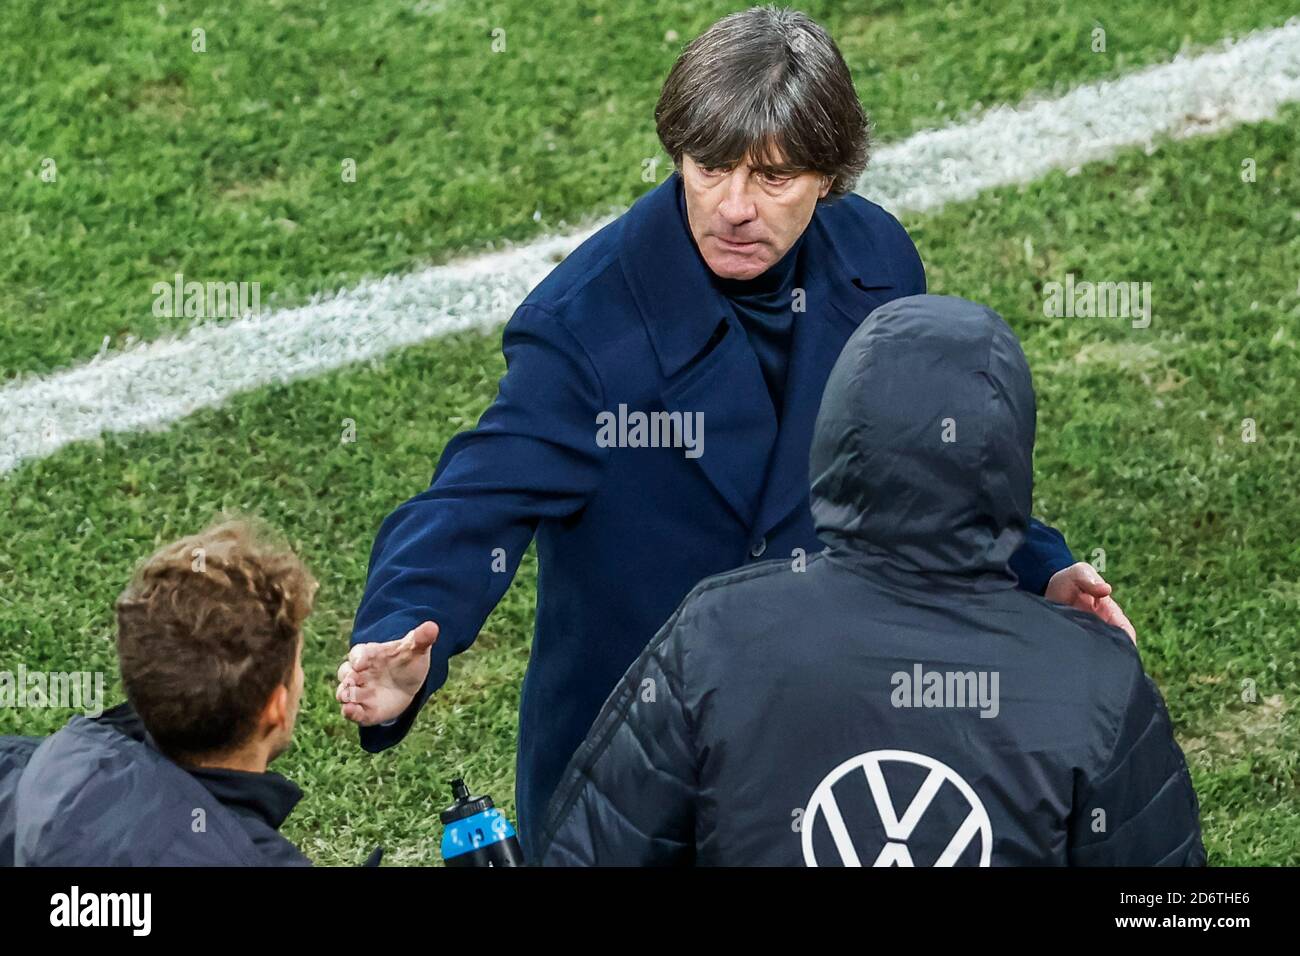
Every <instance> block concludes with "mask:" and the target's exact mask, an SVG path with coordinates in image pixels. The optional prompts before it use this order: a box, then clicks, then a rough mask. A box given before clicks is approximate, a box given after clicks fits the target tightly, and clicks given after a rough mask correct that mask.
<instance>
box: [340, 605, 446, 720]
mask: <svg viewBox="0 0 1300 956" xmlns="http://www.w3.org/2000/svg"><path fill="white" fill-rule="evenodd" d="M437 640H438V625H437V624H435V623H433V621H425V622H424V623H423V624H421V625H419V626H418V627H414V628H412V629H411V630H409V631H408V632H407V633H406V636H405V637H403V638H401V639H400V640H396V641H384V642H382V643H374V644H358V645H357V646H356V647H354V648H352V650H351V651H349V652H348V657H347V660H345V661H344V662H343V664H342V665H341V666H340V667H339V674H338V677H339V686H338V690H336V691H335V692H334V699H335V700H337V701H338V702H339V704H340V708H339V710H340V712H341V713H342V714H343V716H344V717H346V718H347V719H348V720H350V721H352V722H353V723H357V724H360V725H361V726H362V727H371V726H374V725H375V724H382V723H385V722H386V721H390V720H393V719H395V718H397V717H400V716H401V715H402V713H403V712H404V711H405V710H406V708H407V707H409V706H410V705H411V701H412V700H414V699H415V695H416V694H418V693H419V692H420V688H421V687H423V686H424V680H425V678H426V677H428V676H429V649H430V648H431V647H433V644H434V642H435V641H437Z"/></svg>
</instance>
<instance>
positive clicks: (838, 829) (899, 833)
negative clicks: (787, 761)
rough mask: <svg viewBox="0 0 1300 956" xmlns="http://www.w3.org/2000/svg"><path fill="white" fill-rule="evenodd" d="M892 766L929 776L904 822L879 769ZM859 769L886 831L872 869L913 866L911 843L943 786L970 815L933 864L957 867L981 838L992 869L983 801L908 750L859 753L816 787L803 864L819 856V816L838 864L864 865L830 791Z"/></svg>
mask: <svg viewBox="0 0 1300 956" xmlns="http://www.w3.org/2000/svg"><path fill="white" fill-rule="evenodd" d="M888 763H905V764H912V765H914V766H919V767H921V768H923V769H925V770H928V771H929V773H928V774H927V775H926V778H925V781H924V782H923V783H922V784H921V789H920V790H918V791H917V792H916V796H914V797H913V798H912V802H911V803H910V804H908V806H907V809H905V810H904V811H903V815H902V816H901V817H900V816H899V815H898V813H897V811H895V809H894V801H893V800H892V798H891V797H890V796H889V788H888V787H887V786H886V785H885V775H884V773H883V772H882V770H881V765H882V764H888ZM858 770H861V771H862V772H863V773H864V774H865V776H866V783H867V787H868V789H869V790H870V794H871V801H872V802H873V803H874V804H875V808H876V812H877V813H878V814H879V815H880V822H881V824H882V825H883V827H884V830H885V837H886V841H887V842H886V843H885V845H884V847H883V848H882V849H881V851H880V854H879V855H878V856H877V857H876V859H875V862H874V863H873V864H872V865H873V866H913V865H914V864H913V862H912V854H911V853H910V852H909V850H908V847H907V842H908V840H909V839H910V838H911V836H912V833H913V831H914V830H916V825H917V824H918V823H919V822H920V821H921V818H922V817H924V816H925V811H926V810H928V809H929V808H930V804H931V803H932V802H933V801H934V798H935V795H936V794H937V793H938V792H939V789H940V788H941V787H942V786H943V785H944V783H945V782H947V783H950V784H952V785H953V786H954V787H956V788H957V790H958V791H959V792H960V793H961V795H962V797H964V798H965V800H966V804H967V806H968V807H969V811H970V812H969V813H967V815H966V819H965V820H964V821H963V822H962V823H961V825H960V826H958V827H957V829H956V831H955V832H954V833H953V834H952V836H951V838H950V839H949V840H948V845H947V846H946V847H945V848H944V850H943V852H942V853H940V854H939V858H938V859H937V860H935V862H934V865H935V866H952V865H953V864H955V863H956V862H957V860H958V859H959V858H960V857H961V855H962V853H963V852H964V851H965V849H966V847H968V846H970V843H971V841H972V840H974V839H975V837H976V836H977V835H978V836H979V839H980V862H979V865H980V866H988V865H989V857H990V856H991V855H992V853H993V826H992V824H991V823H990V822H989V815H988V812H987V811H986V810H985V809H984V804H983V803H981V802H980V798H979V797H978V796H976V794H975V791H974V790H972V789H971V786H970V784H968V783H967V782H966V781H965V780H963V779H962V778H961V777H960V776H959V775H958V774H957V772H956V771H954V770H953V769H952V768H951V767H949V766H947V765H946V764H943V763H940V762H939V761H938V760H935V759H934V758H933V757H927V756H925V754H918V753H912V752H911V751H910V750H873V751H871V752H870V753H865V754H858V755H857V756H856V757H851V758H850V759H848V760H846V761H844V762H843V763H842V764H840V765H839V766H838V767H836V768H835V769H834V770H832V771H831V772H830V773H828V774H827V775H826V777H825V778H824V779H823V780H822V782H821V783H819V784H818V785H817V789H816V790H814V791H813V795H812V797H811V798H810V799H809V801H808V807H807V809H806V810H805V811H804V816H803V825H802V827H801V829H802V831H803V860H804V863H805V864H807V865H808V866H817V856H816V853H815V852H814V850H813V829H814V825H815V824H816V822H817V818H818V817H819V816H820V817H822V818H823V819H825V821H826V825H827V827H828V828H829V829H830V833H831V837H832V839H833V840H834V841H835V849H836V851H837V852H838V854H839V860H838V861H836V862H839V863H842V864H843V865H844V866H861V865H862V861H861V860H860V859H859V858H858V851H857V847H855V846H854V843H853V838H852V837H851V836H850V835H849V830H848V827H847V826H846V825H845V823H844V817H843V815H842V814H841V812H840V806H839V804H838V803H837V802H836V799H835V793H834V792H833V790H832V788H833V787H834V786H835V785H836V784H838V783H840V781H842V780H845V779H849V780H850V782H852V777H853V776H856V771H858ZM841 792H843V791H841ZM828 862H829V861H828Z"/></svg>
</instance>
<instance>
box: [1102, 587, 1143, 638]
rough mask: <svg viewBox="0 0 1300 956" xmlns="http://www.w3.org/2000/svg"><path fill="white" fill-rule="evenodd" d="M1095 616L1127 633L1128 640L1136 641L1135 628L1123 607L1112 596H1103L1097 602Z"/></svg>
mask: <svg viewBox="0 0 1300 956" xmlns="http://www.w3.org/2000/svg"><path fill="white" fill-rule="evenodd" d="M1097 616H1098V617H1100V618H1101V619H1102V620H1103V621H1105V622H1106V623H1107V624H1113V625H1114V626H1115V627H1118V628H1119V629H1120V630H1121V631H1123V632H1124V633H1125V634H1127V635H1128V637H1129V640H1130V641H1132V642H1133V643H1134V644H1136V643H1137V630H1136V629H1134V627H1133V624H1132V622H1131V621H1130V620H1129V619H1128V615H1127V614H1125V613H1124V611H1123V609H1121V608H1120V606H1119V605H1118V604H1117V603H1115V599H1114V598H1109V597H1105V598H1102V599H1101V600H1100V601H1098V602H1097Z"/></svg>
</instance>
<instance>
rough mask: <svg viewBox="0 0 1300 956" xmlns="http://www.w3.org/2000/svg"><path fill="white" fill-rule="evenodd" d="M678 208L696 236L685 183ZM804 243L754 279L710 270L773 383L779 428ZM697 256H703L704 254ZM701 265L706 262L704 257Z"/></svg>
mask: <svg viewBox="0 0 1300 956" xmlns="http://www.w3.org/2000/svg"><path fill="white" fill-rule="evenodd" d="M677 208H678V209H679V210H680V211H681V214H682V226H683V228H685V229H686V232H687V234H688V235H690V234H691V227H690V220H689V219H688V218H687V215H686V194H685V191H684V190H683V188H682V184H681V182H680V181H679V182H678V184H677ZM803 239H804V237H803V235H800V236H799V238H798V239H796V240H795V243H794V245H793V246H791V247H790V249H789V250H788V251H787V252H786V254H785V255H784V256H782V257H781V260H780V261H779V262H777V263H776V264H775V265H773V266H772V267H771V268H769V269H767V270H766V271H765V272H762V273H760V274H759V275H757V276H755V277H754V278H752V279H724V278H721V277H720V276H717V275H715V274H714V273H713V271H712V270H709V278H710V279H711V280H712V282H713V285H714V287H715V288H716V289H717V290H718V291H719V292H721V293H722V294H723V296H725V297H726V299H727V301H728V302H730V303H731V307H732V309H733V310H734V311H735V314H736V318H737V319H738V320H739V321H740V324H741V326H742V327H743V328H744V330H745V335H746V336H747V337H748V338H749V345H750V348H752V349H753V350H754V355H755V356H756V357H757V358H758V365H759V368H761V369H762V370H763V381H764V382H766V383H767V392H768V394H769V395H770V396H771V397H772V408H773V411H775V412H776V418H777V422H778V423H779V422H780V420H781V409H782V406H783V405H784V403H785V377H786V368H787V367H788V365H789V361H790V346H791V343H792V341H793V332H794V309H793V305H794V290H795V289H796V288H797V287H799V285H800V282H799V281H798V280H799V276H800V274H801V272H802V269H801V265H800V262H799V258H800V256H799V253H800V250H801V249H802V248H803ZM692 242H694V238H693V237H692ZM696 254H697V255H698V254H699V249H698V248H697V249H696ZM700 261H701V262H703V261H704V258H703V256H701V257H700ZM704 268H705V269H706V270H707V269H708V268H709V267H708V263H704Z"/></svg>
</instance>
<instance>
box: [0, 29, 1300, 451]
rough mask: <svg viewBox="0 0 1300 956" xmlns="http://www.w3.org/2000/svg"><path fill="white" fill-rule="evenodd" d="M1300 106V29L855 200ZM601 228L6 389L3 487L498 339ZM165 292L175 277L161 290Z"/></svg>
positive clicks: (1010, 117)
mask: <svg viewBox="0 0 1300 956" xmlns="http://www.w3.org/2000/svg"><path fill="white" fill-rule="evenodd" d="M1295 100H1300V20H1292V21H1290V22H1288V23H1287V24H1286V25H1285V26H1282V27H1278V28H1275V29H1270V30H1261V31H1258V32H1255V33H1252V34H1249V35H1248V36H1246V37H1243V38H1242V39H1240V40H1237V41H1235V42H1233V41H1229V42H1227V43H1225V44H1223V45H1221V46H1220V47H1218V48H1217V49H1215V50H1213V51H1210V52H1206V53H1201V54H1199V55H1195V56H1191V55H1180V56H1178V57H1177V58H1175V59H1174V60H1173V61H1171V62H1169V63H1165V64H1161V65H1159V66H1154V67H1150V68H1148V69H1144V70H1141V71H1139V72H1135V73H1132V74H1129V75H1127V76H1124V77H1121V78H1119V79H1115V80H1108V81H1105V82H1102V83H1096V84H1091V85H1088V86H1082V87H1079V88H1076V89H1074V90H1072V91H1070V92H1069V93H1066V94H1065V95H1064V96H1061V97H1059V98H1057V99H1050V100H1049V99H1032V100H1029V101H1027V102H1025V103H1023V104H1021V105H1020V106H1017V107H1010V106H1002V107H997V108H995V109H992V110H990V111H989V112H987V113H985V114H983V115H982V116H980V117H978V118H976V119H974V120H972V121H970V122H966V123H961V124H959V125H955V126H950V127H948V128H945V129H941V130H935V131H927V132H922V133H918V134H916V135H914V136H912V137H910V138H908V139H906V140H904V141H902V142H899V143H895V144H892V145H888V146H884V147H882V148H881V149H879V150H878V151H877V153H876V155H875V156H874V157H873V159H872V163H871V166H870V167H868V170H867V173H866V175H865V176H864V177H863V179H862V181H861V183H860V184H859V186H858V192H860V193H862V194H863V195H865V196H867V197H869V198H871V199H872V200H874V201H876V202H878V203H880V204H881V205H883V206H885V207H886V208H888V209H891V210H893V211H894V212H896V213H907V212H917V211H921V210H926V209H933V208H936V207H938V206H941V205H943V204H944V203H948V202H954V201H960V200H964V199H969V198H971V197H973V196H975V195H977V194H978V193H980V192H982V191H984V190H986V189H990V188H993V187H997V186H1004V185H1008V184H1012V183H1020V182H1029V181H1032V180H1034V179H1037V178H1039V177H1040V176H1042V175H1043V174H1045V173H1047V172H1048V171H1050V170H1053V169H1062V168H1066V169H1069V168H1073V167H1076V166H1079V165H1081V164H1083V163H1086V162H1090V161H1093V160H1097V159H1102V158H1105V157H1108V156H1112V155H1114V154H1115V153H1117V152H1119V151H1121V150H1123V149H1126V148H1131V147H1135V146H1152V145H1154V143H1155V141H1156V140H1158V139H1161V138H1181V137H1184V136H1194V135H1199V134H1204V133H1211V132H1216V131H1219V130H1223V129H1227V128H1230V127H1232V126H1234V125H1237V124H1239V123H1253V122H1259V121H1261V120H1264V119H1267V118H1270V117H1272V116H1274V115H1276V113H1277V111H1278V109H1279V108H1280V107H1281V106H1283V105H1284V104H1286V103H1289V102H1292V101H1295ZM609 221H610V220H609V219H608V218H607V219H603V220H601V221H600V222H598V223H596V224H595V225H593V226H589V227H587V228H585V229H583V230H580V231H578V232H575V233H570V234H567V235H563V236H552V237H548V238H544V239H540V240H538V241H535V242H533V243H530V244H528V245H526V246H518V247H515V248H511V249H507V250H505V251H502V252H494V253H489V254H486V255H480V256H475V257H474V258H470V259H463V260H459V261H456V262H452V263H448V264H447V265H442V266H436V267H433V268H428V269H424V270H421V271H419V272H415V273H411V274H408V275H403V276H386V277H384V278H381V279H374V280H367V281H365V282H362V283H360V284H358V285H357V286H355V287H354V288H352V289H348V290H343V291H340V292H339V293H338V294H336V295H333V296H328V297H318V298H316V299H313V300H312V301H311V302H309V303H307V304H306V305H303V306H299V307H297V308H292V309H281V310H276V311H272V312H267V313H263V314H260V315H255V316H250V317H247V318H243V319H237V320H233V321H229V322H226V323H222V324H208V325H200V326H198V327H196V328H194V329H191V330H190V331H188V332H186V333H184V334H181V335H179V336H169V337H166V338H163V339H160V340H158V341H155V342H151V343H147V344H143V345H139V346H135V347H132V348H128V349H125V350H122V351H119V352H116V353H113V354H110V355H104V356H98V357H96V358H95V359H94V360H92V361H91V362H89V363H88V364H85V365H80V366H77V367H74V368H71V369H67V370H63V371H59V372H54V373H51V374H49V375H44V376H37V377H30V378H27V379H22V380H19V381H16V382H13V383H10V384H9V385H7V386H4V387H3V388H0V422H4V426H5V428H6V433H5V434H4V436H3V438H0V474H7V473H8V472H10V471H12V470H13V469H15V468H17V467H18V466H19V465H20V464H21V463H22V462H24V461H27V460H32V459H38V458H43V457H45V456H47V455H51V454H53V453H54V452H56V451H57V450H58V449H60V448H62V447H63V446H65V445H67V444H69V443H71V442H76V441H84V440H88V439H93V438H96V437H98V436H99V435H102V434H105V433H107V432H122V431H135V430H142V429H156V428H163V427H166V426H167V425H169V424H171V423H173V422H175V421H177V420H179V419H181V418H184V417H185V416H186V415H189V414H190V413H192V412H194V411H197V410H198V409H201V408H210V407H214V406H217V405H221V404H222V403H224V402H225V401H226V400H227V399H229V398H230V397H231V396H233V395H237V394H240V393H242V392H247V391H250V390H253V389H256V388H260V387H263V386H266V385H270V384H273V383H278V382H288V381H293V380H295V379H301V378H307V377H310V376H314V375H320V374H322V373H324V372H328V371H330V370H332V369H337V368H341V367H343V366H346V365H349V364H352V363H354V362H358V361H364V360H367V359H374V358H378V357H380V356H382V355H385V354H387V353H389V352H391V351H393V350H395V349H399V348H402V347H403V346H407V345H411V344H414V343H416V342H420V341H424V340H426V339H430V338H435V337H437V336H442V335H447V334H449V333H451V332H457V331H461V330H464V329H483V330H488V329H491V328H494V327H496V326H498V325H499V324H500V323H501V322H502V321H504V319H505V318H506V317H508V315H509V314H510V313H511V312H512V311H513V309H514V307H515V306H516V305H517V304H518V303H519V302H520V301H522V300H523V298H524V296H525V295H526V294H527V293H528V291H529V290H530V289H531V288H532V287H533V285H535V284H536V283H537V282H538V281H540V280H541V278H542V277H543V276H545V275H546V273H547V272H548V271H549V270H550V269H551V268H552V267H553V266H554V264H555V263H556V262H557V261H559V259H560V258H561V257H563V256H564V255H567V254H568V253H570V252H571V251H572V250H573V249H575V248H576V247H577V246H578V245H579V244H580V243H581V242H583V241H584V240H585V239H587V238H588V237H589V236H590V235H591V234H592V233H593V232H595V231H596V230H597V229H599V228H600V227H601V226H603V225H604V224H605V223H607V222H609ZM160 278H170V277H160Z"/></svg>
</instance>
